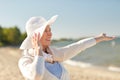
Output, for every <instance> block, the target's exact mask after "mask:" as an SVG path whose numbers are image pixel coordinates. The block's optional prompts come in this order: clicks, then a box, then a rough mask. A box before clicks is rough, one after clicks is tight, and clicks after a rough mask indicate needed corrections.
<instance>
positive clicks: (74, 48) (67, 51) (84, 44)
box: [56, 38, 96, 61]
mask: <svg viewBox="0 0 120 80" xmlns="http://www.w3.org/2000/svg"><path fill="white" fill-rule="evenodd" d="M95 44H96V40H95V39H94V38H86V39H83V40H80V41H78V42H75V43H72V44H70V45H67V46H65V47H61V48H59V49H57V50H56V52H58V54H57V53H56V55H60V58H61V59H59V60H62V61H65V60H67V59H70V58H72V57H74V56H76V55H77V54H78V53H80V52H81V51H83V50H85V49H87V48H89V47H92V46H94V45H95ZM58 58H59V57H58Z"/></svg>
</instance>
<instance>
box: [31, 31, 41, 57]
mask: <svg viewBox="0 0 120 80" xmlns="http://www.w3.org/2000/svg"><path fill="white" fill-rule="evenodd" d="M31 41H32V45H33V48H34V49H35V51H36V54H37V55H41V53H40V48H41V45H40V33H34V34H33V36H32V40H31Z"/></svg>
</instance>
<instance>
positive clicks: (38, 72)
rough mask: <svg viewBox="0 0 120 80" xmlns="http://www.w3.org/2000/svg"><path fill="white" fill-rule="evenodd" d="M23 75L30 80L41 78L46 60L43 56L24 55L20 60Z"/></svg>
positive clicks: (19, 64)
mask: <svg viewBox="0 0 120 80" xmlns="http://www.w3.org/2000/svg"><path fill="white" fill-rule="evenodd" d="M18 66H19V69H20V71H21V73H22V75H23V76H24V77H25V78H27V79H30V80H38V79H39V80H41V79H42V77H43V74H44V70H45V60H44V57H43V56H35V57H31V56H23V57H21V58H20V60H19V62H18Z"/></svg>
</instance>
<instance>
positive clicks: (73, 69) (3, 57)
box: [0, 47, 120, 80]
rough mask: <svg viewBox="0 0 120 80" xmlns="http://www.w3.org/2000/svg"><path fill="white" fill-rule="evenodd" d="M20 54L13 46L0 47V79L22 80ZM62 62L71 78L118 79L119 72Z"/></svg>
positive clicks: (119, 79) (86, 79)
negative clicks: (19, 64)
mask: <svg viewBox="0 0 120 80" xmlns="http://www.w3.org/2000/svg"><path fill="white" fill-rule="evenodd" d="M21 54H22V53H21V51H20V50H19V49H18V48H15V47H1V48H0V80H24V78H23V77H22V75H21V73H20V71H19V69H18V60H19V58H20V57H21ZM63 64H64V66H65V68H66V69H67V70H68V72H69V74H70V78H71V80H120V72H114V71H109V70H106V69H103V68H99V67H91V66H88V67H80V66H76V65H72V64H67V63H63Z"/></svg>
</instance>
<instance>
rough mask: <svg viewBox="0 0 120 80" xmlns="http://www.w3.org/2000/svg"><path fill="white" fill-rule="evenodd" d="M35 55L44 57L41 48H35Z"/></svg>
mask: <svg viewBox="0 0 120 80" xmlns="http://www.w3.org/2000/svg"><path fill="white" fill-rule="evenodd" d="M35 54H36V55H38V56H42V51H41V48H40V47H37V48H35Z"/></svg>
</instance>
